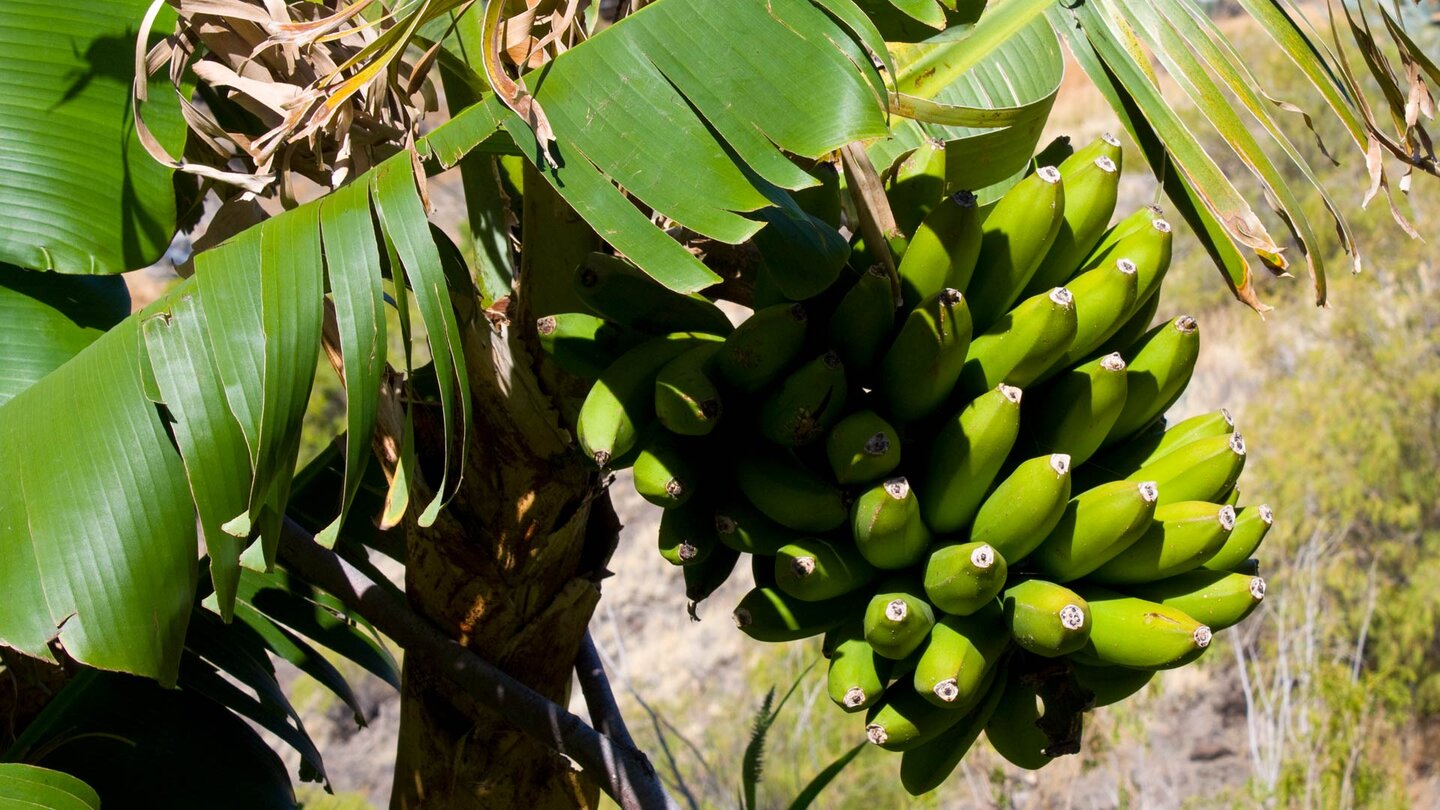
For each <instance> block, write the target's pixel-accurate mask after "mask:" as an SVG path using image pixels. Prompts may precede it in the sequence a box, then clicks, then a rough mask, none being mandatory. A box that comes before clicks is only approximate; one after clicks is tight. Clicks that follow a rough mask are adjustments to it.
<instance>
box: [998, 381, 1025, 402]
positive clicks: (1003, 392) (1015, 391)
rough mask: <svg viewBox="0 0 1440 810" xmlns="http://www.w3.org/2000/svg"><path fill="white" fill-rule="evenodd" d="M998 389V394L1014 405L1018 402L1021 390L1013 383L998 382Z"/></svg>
mask: <svg viewBox="0 0 1440 810" xmlns="http://www.w3.org/2000/svg"><path fill="white" fill-rule="evenodd" d="M999 391H1000V396H1002V397H1005V398H1006V399H1008V400H1010V401H1011V402H1013V403H1015V404H1016V405H1019V404H1020V396H1021V391H1020V389H1019V388H1016V387H1015V386H1013V385H1006V384H1005V383H1000V388H999Z"/></svg>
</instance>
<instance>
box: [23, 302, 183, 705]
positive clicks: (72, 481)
mask: <svg viewBox="0 0 1440 810" xmlns="http://www.w3.org/2000/svg"><path fill="white" fill-rule="evenodd" d="M139 333H140V330H139V320H138V319H136V318H129V319H127V320H125V321H124V322H122V323H121V324H120V325H119V326H117V327H115V328H114V329H112V330H111V331H109V332H108V333H106V334H105V335H104V336H103V337H101V338H100V339H99V340H97V341H95V342H94V343H93V344H91V345H90V346H89V347H87V348H86V349H85V350H84V351H82V352H81V353H80V354H78V355H77V356H76V357H75V358H74V359H72V360H71V361H70V362H68V363H66V364H65V365H63V366H61V367H60V368H59V369H58V370H56V371H55V372H53V373H51V374H50V375H48V376H47V377H45V378H44V379H42V380H41V381H40V382H38V383H36V384H35V385H33V386H31V387H30V388H28V389H26V390H25V391H23V392H21V393H20V394H19V395H18V396H16V397H15V398H14V399H12V400H10V401H9V402H8V403H6V404H5V405H4V406H0V459H4V460H5V466H6V468H7V469H8V470H9V471H10V475H11V481H10V485H9V486H6V487H3V488H0V593H3V594H5V598H4V599H3V600H0V642H3V643H5V644H7V645H9V646H11V647H14V648H16V649H19V650H22V651H24V652H27V653H29V654H31V655H36V656H42V657H48V655H49V653H48V650H47V648H46V645H47V643H48V642H49V640H50V639H52V638H54V637H55V636H56V634H57V632H58V634H59V636H60V640H61V642H62V643H63V644H64V645H65V648H66V650H67V651H68V652H69V654H70V655H71V656H72V657H74V658H75V659H76V660H79V661H81V662H83V663H86V664H90V665H92V666H96V667H101V668H105V669H117V670H124V671H127V672H134V673H138V674H143V675H147V676H149V677H152V678H158V679H160V680H161V681H163V682H166V683H173V682H174V680H175V673H176V669H177V667H178V666H179V660H180V646H181V642H182V640H183V638H184V636H185V623H186V620H187V617H188V615H189V610H190V601H191V599H192V598H193V595H194V592H195V581H196V564H195V561H196V553H195V525H194V519H193V507H192V506H191V503H190V498H189V497H188V495H187V493H186V490H185V474H184V471H183V469H182V467H181V464H180V458H179V457H178V456H177V455H176V454H175V452H174V451H173V450H172V449H171V446H170V440H169V437H168V435H167V433H166V431H165V427H164V425H162V424H161V421H160V417H159V414H158V413H157V412H156V409H155V407H154V406H153V405H152V404H151V403H150V401H149V400H148V399H146V397H145V391H144V387H143V385H142V380H141V374H140V366H141V363H140V362H139V359H140V357H141V356H142V355H141V351H142V349H141V338H140V334H139Z"/></svg>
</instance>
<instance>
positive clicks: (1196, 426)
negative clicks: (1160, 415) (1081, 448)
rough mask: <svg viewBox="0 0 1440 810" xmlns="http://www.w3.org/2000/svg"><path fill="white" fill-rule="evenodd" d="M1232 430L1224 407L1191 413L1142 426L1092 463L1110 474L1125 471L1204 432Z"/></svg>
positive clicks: (1159, 457)
mask: <svg viewBox="0 0 1440 810" xmlns="http://www.w3.org/2000/svg"><path fill="white" fill-rule="evenodd" d="M1234 432H1235V420H1234V418H1233V417H1231V415H1230V412H1229V411H1227V410H1226V409H1224V408H1221V409H1220V410H1218V411H1211V412H1209V413H1202V414H1200V415H1198V416H1192V417H1190V418H1189V419H1186V420H1184V421H1183V422H1179V423H1176V424H1175V425H1172V426H1170V427H1167V428H1165V429H1164V430H1159V429H1156V430H1150V429H1146V430H1142V431H1141V432H1140V433H1138V434H1136V435H1135V436H1132V437H1131V438H1130V440H1129V441H1127V442H1125V443H1123V444H1121V445H1118V446H1116V447H1114V448H1112V449H1110V450H1109V451H1107V452H1106V453H1105V454H1104V455H1103V457H1099V458H1096V460H1095V461H1096V463H1097V464H1098V465H1099V466H1101V467H1103V468H1104V469H1105V470H1106V471H1107V472H1109V473H1111V474H1113V475H1129V474H1130V473H1133V472H1135V471H1136V470H1138V469H1140V468H1141V467H1144V466H1145V465H1146V464H1149V463H1151V462H1154V461H1158V460H1160V459H1161V458H1163V457H1164V456H1166V455H1168V454H1170V453H1171V452H1172V451H1174V450H1178V449H1179V448H1181V447H1184V446H1185V445H1187V444H1189V443H1191V442H1193V441H1195V440H1196V439H1203V438H1205V437H1207V436H1225V435H1228V434H1231V433H1234Z"/></svg>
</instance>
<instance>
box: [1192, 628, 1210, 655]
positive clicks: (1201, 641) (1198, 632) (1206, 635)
mask: <svg viewBox="0 0 1440 810" xmlns="http://www.w3.org/2000/svg"><path fill="white" fill-rule="evenodd" d="M1214 637H1215V634H1214V633H1212V632H1210V628H1208V627H1206V626H1205V625H1203V624H1202V625H1200V626H1199V627H1197V628H1195V632H1194V633H1193V634H1192V635H1191V638H1193V639H1195V646H1196V647H1199V648H1200V649H1202V650H1203V649H1205V648H1206V647H1209V646H1210V640H1211V639H1213V638H1214Z"/></svg>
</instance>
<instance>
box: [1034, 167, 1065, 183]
mask: <svg viewBox="0 0 1440 810" xmlns="http://www.w3.org/2000/svg"><path fill="white" fill-rule="evenodd" d="M1035 176H1036V177H1039V178H1040V179H1041V180H1044V181H1045V182H1047V183H1058V182H1060V170H1059V169H1057V168H1055V167H1054V166H1041V167H1040V168H1039V169H1037V170H1036V171H1035Z"/></svg>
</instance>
